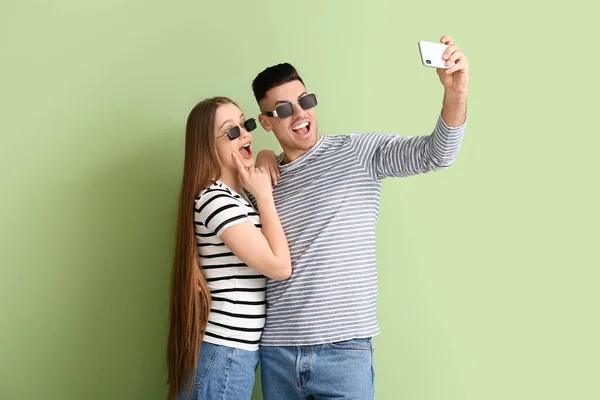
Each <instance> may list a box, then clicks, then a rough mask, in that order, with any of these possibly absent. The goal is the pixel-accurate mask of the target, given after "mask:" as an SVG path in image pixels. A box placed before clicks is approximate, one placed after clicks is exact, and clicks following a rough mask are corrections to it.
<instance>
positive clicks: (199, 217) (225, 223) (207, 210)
mask: <svg viewBox="0 0 600 400" xmlns="http://www.w3.org/2000/svg"><path fill="white" fill-rule="evenodd" d="M194 211H195V213H194V218H195V222H196V223H197V224H198V223H199V224H201V225H204V226H205V227H206V228H208V229H209V230H210V231H211V232H213V233H215V234H216V235H217V236H219V238H220V237H221V234H222V233H223V232H224V231H225V229H227V228H229V227H231V226H234V225H237V224H240V223H242V222H244V221H248V220H249V219H248V215H247V214H246V212H245V211H244V209H243V207H242V206H241V204H240V203H239V201H238V200H236V199H235V198H234V197H233V196H232V195H231V194H229V193H227V192H225V191H222V190H212V191H207V192H205V193H203V194H202V195H201V196H200V198H198V199H196V204H195V208H194Z"/></svg>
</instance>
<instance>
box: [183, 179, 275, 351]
mask: <svg viewBox="0 0 600 400" xmlns="http://www.w3.org/2000/svg"><path fill="white" fill-rule="evenodd" d="M195 203H196V204H195V213H194V225H195V227H196V239H197V242H198V256H199V262H200V266H201V267H202V269H203V270H204V273H205V274H206V280H207V282H208V287H209V289H210V294H211V298H212V306H211V309H210V315H209V317H208V326H207V328H206V333H205V335H204V341H206V342H209V343H214V344H218V345H224V346H230V347H236V348H240V349H244V350H250V351H253V350H258V343H259V341H260V335H261V332H262V330H263V327H264V325H265V304H266V302H265V285H266V278H265V277H264V276H263V275H261V274H260V273H258V272H257V271H255V270H254V269H252V268H250V267H249V266H248V265H247V264H245V263H244V262H243V261H242V260H240V259H239V258H237V257H236V256H235V255H234V254H233V253H232V252H231V250H229V249H228V248H227V246H225V244H224V243H223V241H222V240H221V239H220V237H221V234H222V233H223V232H224V231H225V230H226V229H227V228H229V227H231V226H234V225H236V224H239V223H242V222H244V221H248V220H249V221H251V222H252V223H253V224H254V225H255V226H256V227H257V228H258V229H259V230H260V229H261V225H260V219H259V216H258V212H256V209H255V208H254V207H253V206H252V205H251V204H249V203H248V202H246V200H244V198H242V197H241V196H240V195H239V194H238V193H236V192H235V191H234V190H233V189H231V188H229V187H228V186H227V185H225V184H224V183H222V182H220V181H217V182H215V183H214V184H212V185H211V186H209V187H208V188H206V189H205V190H204V191H202V193H200V195H199V196H198V197H197V198H196V202H195Z"/></svg>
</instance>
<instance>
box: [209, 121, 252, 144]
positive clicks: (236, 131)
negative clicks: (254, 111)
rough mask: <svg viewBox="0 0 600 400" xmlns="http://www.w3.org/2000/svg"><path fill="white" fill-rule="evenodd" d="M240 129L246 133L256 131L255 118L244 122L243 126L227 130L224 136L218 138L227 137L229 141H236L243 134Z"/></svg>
mask: <svg viewBox="0 0 600 400" xmlns="http://www.w3.org/2000/svg"><path fill="white" fill-rule="evenodd" d="M240 127H242V128H244V129H245V130H246V132H252V131H253V130H255V129H256V120H255V119H254V118H249V119H247V120H246V121H244V123H243V124H241V125H237V126H234V127H232V128H229V129H227V130H226V131H225V134H224V135H221V136H217V138H220V137H223V136H227V137H228V138H229V140H235V139H237V138H239V137H240V135H241V133H242V131H241V130H240Z"/></svg>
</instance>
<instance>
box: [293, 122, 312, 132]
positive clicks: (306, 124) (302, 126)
mask: <svg viewBox="0 0 600 400" xmlns="http://www.w3.org/2000/svg"><path fill="white" fill-rule="evenodd" d="M306 126H308V122H303V123H301V124H300V125H296V126H295V127H293V128H292V130H294V131H297V130H298V129H300V128H304V127H306Z"/></svg>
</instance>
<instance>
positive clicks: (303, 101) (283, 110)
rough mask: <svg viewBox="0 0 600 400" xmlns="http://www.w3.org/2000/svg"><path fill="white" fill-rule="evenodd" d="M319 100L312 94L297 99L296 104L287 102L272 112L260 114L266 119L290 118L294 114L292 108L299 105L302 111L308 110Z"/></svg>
mask: <svg viewBox="0 0 600 400" xmlns="http://www.w3.org/2000/svg"><path fill="white" fill-rule="evenodd" d="M318 101H319V99H318V98H317V95H316V94H314V93H311V94H307V95H304V96H302V97H300V98H299V99H298V101H297V102H295V103H292V102H291V101H288V102H287V103H283V104H280V105H278V106H277V108H275V110H274V111H265V112H263V113H262V114H263V115H265V116H267V117H277V118H279V119H283V118H287V117H291V116H292V115H293V114H294V106H295V105H296V104H299V105H300V107H302V109H303V110H310V109H311V108H313V107H314V106H316V105H317V103H318Z"/></svg>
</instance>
